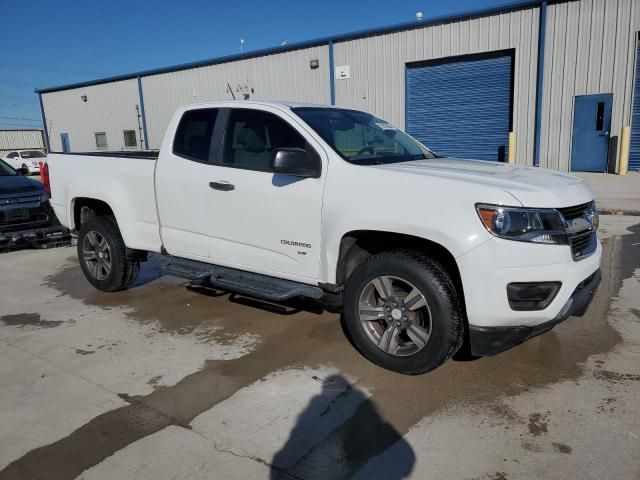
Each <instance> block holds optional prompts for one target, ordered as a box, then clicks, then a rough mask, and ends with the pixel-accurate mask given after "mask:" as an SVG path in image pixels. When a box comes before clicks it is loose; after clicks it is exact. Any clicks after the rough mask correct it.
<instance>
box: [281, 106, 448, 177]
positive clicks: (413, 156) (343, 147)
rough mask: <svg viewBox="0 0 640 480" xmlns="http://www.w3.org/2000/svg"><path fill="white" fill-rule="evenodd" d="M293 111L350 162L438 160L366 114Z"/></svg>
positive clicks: (314, 109) (313, 109) (335, 110)
mask: <svg viewBox="0 0 640 480" xmlns="http://www.w3.org/2000/svg"><path fill="white" fill-rule="evenodd" d="M293 111H294V112H295V113H296V114H297V115H298V116H299V117H300V118H302V120H304V121H305V122H306V123H307V124H309V126H310V127H311V128H313V129H314V130H315V131H316V133H317V134H318V135H320V136H321V137H322V138H323V139H324V141H325V142H327V143H328V144H329V145H330V146H331V147H332V148H333V149H334V150H335V151H336V153H338V155H340V156H341V157H342V158H344V159H345V160H346V161H347V162H349V163H355V164H358V165H383V164H387V163H396V162H408V161H411V160H422V159H425V158H436V157H437V155H436V154H434V153H433V152H432V151H431V150H429V149H428V148H426V147H424V146H423V145H421V144H420V143H418V142H417V141H415V140H414V139H413V138H411V137H410V136H409V135H407V134H406V133H404V132H403V131H401V130H398V129H397V128H395V127H394V126H392V125H390V124H388V123H387V122H385V121H384V120H380V119H379V118H376V117H374V116H373V115H370V114H368V113H365V112H359V111H357V110H346V109H341V108H321V107H300V108H294V109H293Z"/></svg>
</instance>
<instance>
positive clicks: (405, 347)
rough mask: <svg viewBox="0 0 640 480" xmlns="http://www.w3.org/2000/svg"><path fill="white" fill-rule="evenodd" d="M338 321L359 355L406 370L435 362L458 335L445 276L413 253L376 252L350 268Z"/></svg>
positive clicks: (456, 306) (450, 350)
mask: <svg viewBox="0 0 640 480" xmlns="http://www.w3.org/2000/svg"><path fill="white" fill-rule="evenodd" d="M344 320H345V327H346V329H347V331H348V333H349V335H350V336H351V339H352V340H353V342H354V344H355V346H356V347H357V348H358V349H359V350H360V352H361V353H362V354H363V355H364V356H365V357H367V358H368V359H369V360H371V361H372V362H373V363H375V364H377V365H379V366H381V367H383V368H386V369H388V370H392V371H395V372H399V373H403V374H407V375H415V374H420V373H426V372H428V371H431V370H433V369H434V368H436V367H438V366H439V365H441V364H442V363H444V362H445V361H446V360H448V359H449V358H450V357H451V356H452V355H453V354H454V353H455V352H456V351H457V350H458V348H460V345H461V344H462V341H463V338H464V320H463V313H462V308H461V306H460V301H459V299H458V294H457V291H456V288H455V286H454V284H453V281H452V279H451V276H450V275H449V274H448V273H447V271H446V270H445V269H444V267H442V265H440V264H439V263H438V262H436V261H435V260H432V259H430V258H428V257H425V256H422V255H419V254H417V253H414V252H405V251H397V252H385V253H381V254H378V255H374V256H372V257H371V258H369V259H368V260H367V261H366V262H364V263H363V264H362V265H360V266H359V267H358V268H356V270H355V271H354V272H353V274H352V275H351V277H350V278H349V281H348V282H347V286H346V289H345V298H344Z"/></svg>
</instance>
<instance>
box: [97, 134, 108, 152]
mask: <svg viewBox="0 0 640 480" xmlns="http://www.w3.org/2000/svg"><path fill="white" fill-rule="evenodd" d="M96 148H97V149H98V150H106V149H107V134H106V133H105V132H96Z"/></svg>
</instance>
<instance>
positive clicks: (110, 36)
mask: <svg viewBox="0 0 640 480" xmlns="http://www.w3.org/2000/svg"><path fill="white" fill-rule="evenodd" d="M507 3H515V0H511V1H509V0H422V1H420V0H406V1H402V0H400V1H395V2H393V1H385V2H375V1H370V0H369V1H365V0H321V1H303V0H297V1H296V0H285V1H277V2H274V1H264V0H263V1H255V0H245V1H242V0H226V1H217V0H156V1H149V0H147V1H132V0H82V1H80V0H77V1H70V0H0V12H2V17H3V36H2V39H1V40H0V45H1V48H0V129H5V128H30V127H34V126H35V127H40V126H41V121H40V107H39V104H38V102H37V96H36V95H35V94H34V92H33V90H34V88H44V87H51V86H56V85H64V84H68V83H75V82H81V81H85V80H91V79H95V78H101V77H107V76H111V75H118V74H123V73H129V72H133V71H139V70H145V69H149V68H157V67H163V66H169V65H175V64H179V63H185V62H190V61H195V60H202V59H207V58H212V57H218V56H222V55H228V54H232V53H238V52H239V50H240V38H244V39H245V44H244V49H245V51H249V50H256V49H260V48H267V47H272V46H277V45H280V44H281V43H282V42H283V41H284V40H288V41H289V43H293V42H297V41H302V40H309V39H313V38H318V37H324V36H327V35H332V34H337V33H345V32H351V31H354V30H361V29H366V28H371V27H376V26H384V25H390V24H394V23H401V22H407V21H411V20H413V19H414V18H415V12H417V11H422V12H423V15H424V18H425V19H428V18H432V17H436V16H440V15H444V14H450V13H457V12H464V11H468V10H476V9H481V8H486V7H490V6H495V5H503V4H507Z"/></svg>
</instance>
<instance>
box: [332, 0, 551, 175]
mask: <svg viewBox="0 0 640 480" xmlns="http://www.w3.org/2000/svg"><path fill="white" fill-rule="evenodd" d="M538 18H539V8H537V7H536V8H527V9H523V10H516V11H513V12H508V13H500V14H496V15H490V16H484V17H478V18H470V19H466V20H462V21H457V22H450V23H443V24H440V25H433V26H428V27H425V28H416V29H411V30H405V31H401V32H396V33H390V34H386V35H378V36H375V37H366V38H361V39H358V40H352V41H346V42H340V43H336V44H335V47H334V59H335V64H336V65H337V66H340V65H349V66H350V73H351V78H350V79H346V80H336V87H335V89H336V103H337V104H338V105H343V106H348V107H353V108H359V109H363V110H367V111H369V112H371V113H373V114H375V115H378V116H380V117H382V118H384V119H386V120H388V121H390V122H392V123H394V124H395V125H396V126H398V127H400V128H404V120H405V119H404V116H405V105H404V102H405V64H406V63H407V62H415V61H420V60H431V59H437V58H445V57H452V56H459V55H467V54H474V53H482V52H490V51H494V50H504V49H515V59H514V63H515V65H514V67H515V68H514V71H515V73H514V102H513V129H514V131H515V132H516V134H517V150H518V163H522V164H527V165H530V164H532V163H533V141H534V123H535V103H536V74H537V73H536V72H537V64H536V62H537V49H538V25H539V20H538Z"/></svg>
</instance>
